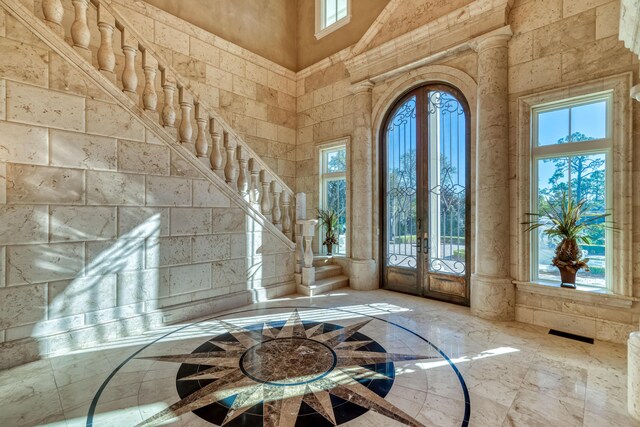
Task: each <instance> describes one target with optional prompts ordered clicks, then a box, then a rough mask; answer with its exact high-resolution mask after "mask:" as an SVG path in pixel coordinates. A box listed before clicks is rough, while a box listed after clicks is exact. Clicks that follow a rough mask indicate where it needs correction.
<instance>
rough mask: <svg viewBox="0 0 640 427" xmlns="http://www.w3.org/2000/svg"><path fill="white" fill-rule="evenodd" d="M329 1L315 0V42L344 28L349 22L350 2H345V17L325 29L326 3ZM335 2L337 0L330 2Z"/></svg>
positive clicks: (349, 0) (348, 0)
mask: <svg viewBox="0 0 640 427" xmlns="http://www.w3.org/2000/svg"><path fill="white" fill-rule="evenodd" d="M327 1H330V0H316V32H315V37H316V40H320V39H321V38H323V37H324V36H326V35H328V34H330V33H332V32H334V31H336V30H337V29H339V28H342V27H344V26H345V25H347V24H348V23H349V22H351V0H346V1H347V15H346V16H345V17H343V18H340V19H338V20H336V22H334V23H333V24H331V25H327V26H326V27H325V25H324V24H325V22H326V19H325V18H326V2H327ZM331 1H337V0H331Z"/></svg>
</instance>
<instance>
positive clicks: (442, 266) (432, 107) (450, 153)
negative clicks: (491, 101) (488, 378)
mask: <svg viewBox="0 0 640 427" xmlns="http://www.w3.org/2000/svg"><path fill="white" fill-rule="evenodd" d="M469 117H470V115H469V106H468V104H467V102H466V100H465V98H464V96H463V95H462V93H461V92H460V91H458V90H457V89H456V88H454V87H452V86H450V85H446V84H428V85H424V86H420V87H417V88H414V89H412V90H411V91H409V92H408V93H406V94H404V95H403V96H402V97H401V98H400V99H399V100H398V101H397V102H396V103H395V104H394V106H393V107H392V108H391V109H390V110H389V112H388V113H387V115H386V119H385V121H384V125H383V127H382V129H381V135H380V143H381V146H380V178H381V179H380V196H381V197H380V203H381V206H380V213H381V215H380V222H381V224H380V230H381V233H380V234H381V242H380V250H381V254H380V255H381V256H380V261H381V262H380V266H381V278H382V284H383V287H384V288H385V289H389V290H395V291H400V292H406V293H410V294H414V295H420V296H426V297H430V298H435V299H441V300H445V301H451V302H456V303H460V304H467V305H468V304H469V286H468V283H469V271H470V268H469V259H470V256H469V255H470V239H469V235H470V229H469V227H470V224H469V214H470V212H469V211H470V209H469V196H470V192H469V187H470V185H469V182H470V176H469V175H470V174H469V139H470V123H469Z"/></svg>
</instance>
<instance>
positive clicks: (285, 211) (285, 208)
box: [282, 191, 291, 238]
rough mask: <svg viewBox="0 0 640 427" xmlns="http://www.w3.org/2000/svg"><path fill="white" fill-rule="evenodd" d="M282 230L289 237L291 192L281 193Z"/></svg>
mask: <svg viewBox="0 0 640 427" xmlns="http://www.w3.org/2000/svg"><path fill="white" fill-rule="evenodd" d="M282 232H283V233H284V234H285V235H286V236H287V237H289V238H291V194H289V193H288V192H286V191H285V192H284V193H282Z"/></svg>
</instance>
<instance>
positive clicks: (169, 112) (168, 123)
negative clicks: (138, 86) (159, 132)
mask: <svg viewBox="0 0 640 427" xmlns="http://www.w3.org/2000/svg"><path fill="white" fill-rule="evenodd" d="M162 89H163V90H164V106H163V107H162V123H163V124H164V126H165V127H168V128H173V127H175V126H176V109H175V107H174V106H173V96H174V94H175V92H176V82H175V80H174V79H173V78H172V77H171V76H170V75H169V74H168V72H167V71H166V70H165V71H163V72H162Z"/></svg>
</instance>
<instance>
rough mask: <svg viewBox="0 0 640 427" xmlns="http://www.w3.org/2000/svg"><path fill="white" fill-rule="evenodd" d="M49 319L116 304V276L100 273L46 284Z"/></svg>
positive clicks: (102, 308)
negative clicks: (99, 274) (100, 274)
mask: <svg viewBox="0 0 640 427" xmlns="http://www.w3.org/2000/svg"><path fill="white" fill-rule="evenodd" d="M47 289H48V292H47V299H48V308H47V310H48V313H47V316H48V318H49V319H55V318H60V317H65V316H72V315H75V314H83V313H87V312H91V311H97V310H104V309H106V308H111V307H114V306H115V304H116V276H115V275H102V276H95V277H78V278H76V279H73V280H60V281H55V282H50V283H49V284H48V288H47Z"/></svg>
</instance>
